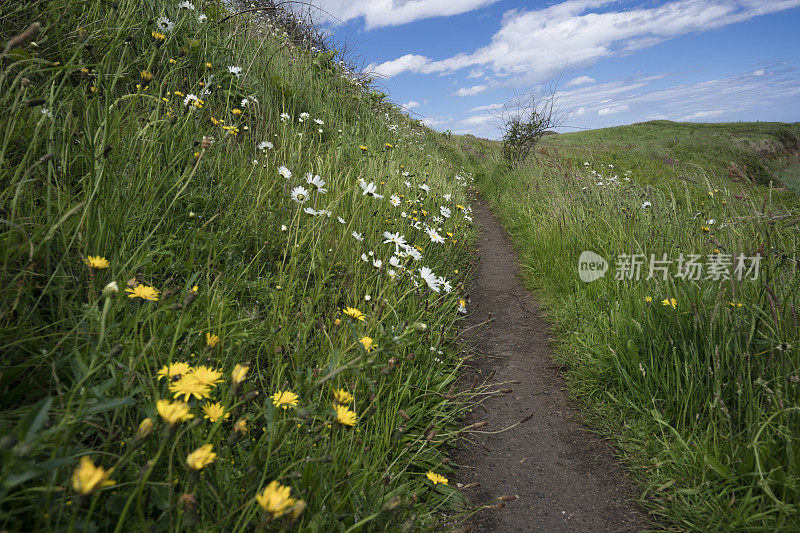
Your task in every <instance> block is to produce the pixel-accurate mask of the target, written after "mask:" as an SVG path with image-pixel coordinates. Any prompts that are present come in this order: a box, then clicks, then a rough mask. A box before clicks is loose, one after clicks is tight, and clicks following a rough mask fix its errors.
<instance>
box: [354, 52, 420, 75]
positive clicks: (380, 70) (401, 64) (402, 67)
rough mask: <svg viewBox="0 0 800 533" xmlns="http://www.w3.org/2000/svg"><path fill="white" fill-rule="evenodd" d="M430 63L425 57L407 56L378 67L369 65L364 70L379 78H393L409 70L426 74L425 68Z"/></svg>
mask: <svg viewBox="0 0 800 533" xmlns="http://www.w3.org/2000/svg"><path fill="white" fill-rule="evenodd" d="M428 63H430V60H429V59H428V58H427V57H425V56H420V55H416V54H406V55H404V56H400V57H398V58H397V59H393V60H392V61H386V62H385V63H381V64H380V65H377V66H375V65H372V64H370V65H367V67H366V68H365V69H364V70H366V71H367V72H370V73H374V74H377V75H379V76H386V77H387V78H391V77H392V76H396V75H398V74H400V73H401V72H405V71H407V70H410V71H412V72H424V68H425V66H426V65H427V64H428Z"/></svg>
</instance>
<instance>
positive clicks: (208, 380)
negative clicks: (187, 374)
mask: <svg viewBox="0 0 800 533" xmlns="http://www.w3.org/2000/svg"><path fill="white" fill-rule="evenodd" d="M191 375H192V377H193V378H194V379H196V380H197V381H198V382H199V383H202V384H204V385H208V386H209V387H216V386H217V384H218V383H219V382H220V381H222V372H220V371H219V370H215V369H213V368H211V367H208V366H205V365H200V366H196V367H194V368H193V369H192V373H191Z"/></svg>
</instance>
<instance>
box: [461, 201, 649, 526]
mask: <svg viewBox="0 0 800 533" xmlns="http://www.w3.org/2000/svg"><path fill="white" fill-rule="evenodd" d="M473 206H474V209H475V213H474V214H475V222H476V224H477V225H478V226H479V230H480V238H479V246H478V249H479V251H478V254H477V255H478V260H479V263H478V270H477V272H476V274H475V281H474V285H473V287H472V288H471V290H470V293H469V296H470V301H469V306H470V307H471V311H470V315H469V317H468V320H467V327H466V328H465V330H464V332H463V333H462V338H463V339H464V340H465V341H466V343H467V344H468V346H469V347H470V349H471V350H472V351H473V352H474V353H475V356H474V357H473V358H472V359H470V361H469V363H470V364H471V366H472V370H468V371H467V375H466V376H465V378H464V381H463V383H465V384H466V386H467V387H470V386H471V385H472V383H473V379H474V376H478V377H479V383H480V382H483V380H484V379H485V378H488V377H489V376H491V373H492V372H495V374H494V376H493V377H491V379H490V380H489V382H490V383H500V384H499V385H497V386H495V387H492V388H491V390H499V389H506V390H507V389H509V388H510V389H513V392H510V393H498V394H497V395H495V396H493V397H491V398H488V399H486V400H485V401H484V402H483V404H482V405H478V406H475V407H474V408H473V410H472V412H471V413H470V415H469V417H468V419H467V423H468V424H474V423H478V422H481V421H488V425H486V426H484V427H481V428H480V429H477V430H476V432H474V433H471V434H469V440H471V441H472V442H471V443H466V444H465V445H463V446H462V447H461V448H460V449H459V450H458V452H457V453H455V454H453V458H452V459H453V462H454V463H455V464H457V465H460V469H459V471H458V474H457V475H456V476H455V478H456V479H454V480H453V481H455V482H458V483H461V484H462V485H466V484H467V483H472V482H478V483H480V485H479V486H478V487H476V488H473V489H468V490H467V491H466V494H467V495H468V496H469V498H470V499H471V501H472V503H473V505H479V504H485V503H490V504H497V503H498V502H499V500H498V497H500V496H501V495H518V496H519V499H517V500H516V501H510V502H508V503H507V504H506V505H505V507H504V508H502V509H500V510H497V511H491V510H484V511H481V512H480V513H478V514H477V515H475V517H474V518H473V519H472V521H471V525H472V526H473V527H474V529H475V530H476V531H492V532H503V533H504V532H506V531H544V532H551V531H581V532H585V531H603V532H609V531H640V530H642V529H647V528H648V527H652V526H651V525H649V524H648V521H647V518H646V513H645V512H644V511H643V510H642V509H641V508H640V507H639V506H638V505H637V504H636V503H635V501H633V498H635V497H636V494H637V491H636V490H635V489H634V487H633V486H632V485H631V483H630V482H629V481H628V480H627V479H626V477H625V475H624V473H623V469H622V467H621V466H620V464H619V463H618V461H617V460H616V458H615V457H614V454H613V452H612V448H611V446H610V445H609V443H608V442H606V441H604V440H603V439H602V438H600V437H599V436H597V435H596V434H593V433H590V432H589V431H587V430H586V429H585V428H584V427H582V426H581V424H579V423H578V422H576V421H575V420H574V415H575V413H576V410H575V408H574V407H573V406H572V405H571V402H570V399H569V397H568V394H567V393H566V391H565V388H566V385H565V382H564V380H563V379H562V377H561V376H560V375H559V368H558V367H557V366H556V365H555V364H554V363H553V361H552V360H551V358H550V355H551V349H550V338H549V335H550V333H549V331H548V329H549V325H548V323H547V322H546V321H545V320H544V318H543V317H542V313H541V312H540V310H539V308H538V306H537V304H536V302H535V301H534V299H533V298H532V296H531V295H530V293H528V292H527V291H526V290H525V289H524V288H523V286H522V283H521V282H520V279H519V274H518V268H517V258H516V255H515V253H514V251H513V249H512V247H511V245H510V243H509V241H508V238H507V235H506V232H505V230H504V229H503V228H502V227H501V226H500V224H499V223H498V222H497V220H495V218H494V216H493V215H492V213H491V212H490V211H489V209H488V208H487V207H486V206H485V205H484V204H483V201H480V202H479V201H475V202H473ZM479 371H480V372H479ZM471 374H472V375H471ZM530 415H532V417H531V418H530V419H529V420H527V421H526V422H524V423H522V424H519V425H517V426H516V427H513V428H511V429H509V430H507V431H504V432H502V433H497V434H490V433H489V432H496V431H500V430H502V429H504V428H507V427H509V426H512V425H514V424H516V423H518V422H520V421H521V420H523V419H525V418H527V417H529V416H530ZM481 432H486V433H481Z"/></svg>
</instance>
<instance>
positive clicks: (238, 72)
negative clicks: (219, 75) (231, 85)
mask: <svg viewBox="0 0 800 533" xmlns="http://www.w3.org/2000/svg"><path fill="white" fill-rule="evenodd" d="M228 72H230V73H231V74H233V75H234V76H236V77H237V78H238V77H239V76H240V75H241V73H242V67H234V66H229V67H228Z"/></svg>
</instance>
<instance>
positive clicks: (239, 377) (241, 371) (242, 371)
mask: <svg viewBox="0 0 800 533" xmlns="http://www.w3.org/2000/svg"><path fill="white" fill-rule="evenodd" d="M248 370H250V367H249V366H246V365H236V367H235V368H234V369H233V372H231V381H233V384H234V385H240V384H241V383H242V382H243V381H244V380H245V378H246V377H247V371H248Z"/></svg>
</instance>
